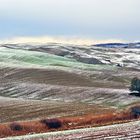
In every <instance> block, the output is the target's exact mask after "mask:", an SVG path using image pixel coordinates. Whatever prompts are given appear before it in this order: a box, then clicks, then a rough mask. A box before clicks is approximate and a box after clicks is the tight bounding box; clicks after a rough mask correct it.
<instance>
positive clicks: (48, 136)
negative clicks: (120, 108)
mask: <svg viewBox="0 0 140 140" xmlns="http://www.w3.org/2000/svg"><path fill="white" fill-rule="evenodd" d="M139 138H140V121H135V122H130V123H124V124H117V125H110V126H103V127H96V128H85V129H76V130H67V131H59V132H51V133H44V134H33V135H26V136H21V137H12V138H5V139H2V140H80V139H82V140H90V139H91V140H93V139H97V140H103V139H104V140H113V139H114V140H138V139H139Z"/></svg>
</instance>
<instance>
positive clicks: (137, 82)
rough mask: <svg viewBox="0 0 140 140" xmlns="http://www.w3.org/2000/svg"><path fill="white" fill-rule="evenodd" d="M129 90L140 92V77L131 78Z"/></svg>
mask: <svg viewBox="0 0 140 140" xmlns="http://www.w3.org/2000/svg"><path fill="white" fill-rule="evenodd" d="M130 90H131V91H137V92H139V93H140V79H138V78H137V77H135V78H133V79H132V81H131V87H130Z"/></svg>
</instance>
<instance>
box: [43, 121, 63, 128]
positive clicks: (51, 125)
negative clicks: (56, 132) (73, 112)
mask: <svg viewBox="0 0 140 140" xmlns="http://www.w3.org/2000/svg"><path fill="white" fill-rule="evenodd" d="M41 123H43V124H45V125H46V126H48V128H49V129H57V128H60V127H61V126H62V123H61V121H59V120H58V119H44V120H41Z"/></svg>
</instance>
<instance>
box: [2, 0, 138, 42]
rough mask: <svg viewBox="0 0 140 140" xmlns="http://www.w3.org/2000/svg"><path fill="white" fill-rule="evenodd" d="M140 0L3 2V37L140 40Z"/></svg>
mask: <svg viewBox="0 0 140 140" xmlns="http://www.w3.org/2000/svg"><path fill="white" fill-rule="evenodd" d="M139 7H140V0H0V38H1V39H2V38H8V37H17V36H45V35H49V36H78V37H80V36H81V37H87V38H88V37H90V38H94V39H110V38H115V39H124V40H130V41H134V40H140V39H139V37H140V8H139Z"/></svg>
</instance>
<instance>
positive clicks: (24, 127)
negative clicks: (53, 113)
mask: <svg viewBox="0 0 140 140" xmlns="http://www.w3.org/2000/svg"><path fill="white" fill-rule="evenodd" d="M134 118H135V116H134V115H133V114H132V113H130V112H127V113H124V112H122V113H108V114H102V115H93V114H89V115H85V116H77V117H65V118H59V119H42V120H39V121H29V122H16V123H7V124H1V125H0V137H7V136H17V135H25V134H28V133H43V132H49V131H58V130H67V129H75V128H82V127H88V126H100V125H106V124H112V123H118V122H123V121H126V120H131V119H134Z"/></svg>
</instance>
